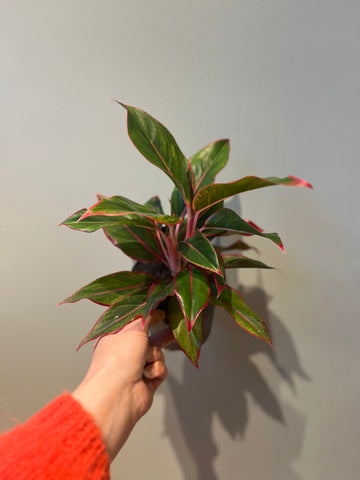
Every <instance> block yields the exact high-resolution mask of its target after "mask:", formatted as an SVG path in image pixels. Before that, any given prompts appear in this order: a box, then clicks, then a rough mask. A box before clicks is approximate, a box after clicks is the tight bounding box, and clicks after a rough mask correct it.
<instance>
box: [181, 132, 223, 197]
mask: <svg viewBox="0 0 360 480" xmlns="http://www.w3.org/2000/svg"><path fill="white" fill-rule="evenodd" d="M229 149H230V146H229V140H218V141H216V142H213V143H210V145H207V146H206V147H205V148H203V149H202V150H200V152H197V153H196V154H195V155H194V156H193V157H192V158H190V163H191V168H192V170H193V172H194V178H195V191H196V190H199V189H200V188H202V187H205V186H206V185H209V184H212V183H213V182H214V180H215V177H216V175H217V174H218V173H219V172H220V170H222V169H223V168H224V167H225V165H226V164H227V161H228V159H229Z"/></svg>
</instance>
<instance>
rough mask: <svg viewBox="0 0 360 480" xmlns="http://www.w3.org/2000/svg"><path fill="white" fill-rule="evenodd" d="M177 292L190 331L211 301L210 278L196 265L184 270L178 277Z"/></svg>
mask: <svg viewBox="0 0 360 480" xmlns="http://www.w3.org/2000/svg"><path fill="white" fill-rule="evenodd" d="M175 293H176V296H177V297H178V301H179V304H180V306H181V309H182V311H183V314H184V317H185V320H186V324H187V328H188V330H189V331H190V330H191V329H192V328H193V326H194V323H195V321H196V319H197V318H198V316H199V315H200V313H201V312H202V310H203V309H204V308H205V307H206V305H208V303H209V297H210V287H209V282H208V279H207V277H206V275H205V274H204V273H203V272H202V271H201V270H199V269H197V268H195V267H193V268H191V267H190V268H187V269H185V270H182V271H181V272H179V273H178V274H177V277H176V288H175Z"/></svg>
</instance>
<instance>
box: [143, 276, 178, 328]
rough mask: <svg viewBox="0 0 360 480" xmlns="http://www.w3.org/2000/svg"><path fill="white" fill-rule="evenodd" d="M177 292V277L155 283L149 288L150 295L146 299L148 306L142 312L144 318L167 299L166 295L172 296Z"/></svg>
mask: <svg viewBox="0 0 360 480" xmlns="http://www.w3.org/2000/svg"><path fill="white" fill-rule="evenodd" d="M174 293H175V279H173V278H172V279H168V280H163V281H162V282H159V283H156V284H154V285H153V286H152V287H151V289H150V290H149V294H148V297H147V299H146V306H145V308H144V312H143V314H142V316H143V320H145V319H146V317H147V316H148V315H150V313H151V312H152V311H153V310H154V309H155V308H156V307H157V306H158V305H159V303H160V302H162V301H163V300H165V298H166V297H171V296H172V295H174Z"/></svg>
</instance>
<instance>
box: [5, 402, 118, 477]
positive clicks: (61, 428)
mask: <svg viewBox="0 0 360 480" xmlns="http://www.w3.org/2000/svg"><path fill="white" fill-rule="evenodd" d="M109 478H110V474H109V460H108V456H107V453H106V450H105V445H104V443H103V440H102V438H101V434H100V431H99V428H98V427H97V426H96V425H95V423H94V421H93V419H92V417H91V416H90V415H89V414H88V413H87V412H85V411H84V410H83V408H82V407H81V405H80V404H79V403H78V402H77V401H76V400H75V399H74V398H73V397H72V396H71V395H70V394H69V393H64V394H63V395H61V396H60V397H58V398H56V399H55V400H54V401H53V402H52V403H50V404H49V405H47V406H46V407H45V408H44V409H43V410H41V411H40V412H39V413H37V414H36V415H34V416H33V417H32V418H30V420H28V421H27V422H26V423H24V424H23V425H19V426H17V427H15V428H14V429H13V430H10V431H9V432H7V433H4V434H3V435H2V436H0V479H1V480H10V479H11V480H15V479H16V480H25V479H26V480H33V479H34V480H35V479H36V480H48V479H49V480H50V479H51V480H58V479H59V480H60V479H61V480H72V479H74V480H75V479H76V480H108V479H109Z"/></svg>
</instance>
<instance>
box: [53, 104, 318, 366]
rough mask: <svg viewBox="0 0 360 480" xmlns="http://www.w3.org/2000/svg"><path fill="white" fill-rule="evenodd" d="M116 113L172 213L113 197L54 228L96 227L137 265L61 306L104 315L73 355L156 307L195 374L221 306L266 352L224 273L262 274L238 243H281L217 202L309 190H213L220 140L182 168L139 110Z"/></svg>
mask: <svg viewBox="0 0 360 480" xmlns="http://www.w3.org/2000/svg"><path fill="white" fill-rule="evenodd" d="M117 103H120V102H117ZM120 105H122V106H123V107H124V108H125V109H126V110H127V127H128V134H129V137H130V139H131V140H132V142H133V144H134V145H135V147H136V148H137V149H138V150H139V152H140V153H142V155H143V156H144V157H145V158H146V159H147V160H148V161H149V162H151V163H152V164H154V165H155V166H157V167H158V168H160V170H162V171H163V172H164V173H165V174H166V175H167V176H168V177H169V178H170V179H171V180H172V182H173V184H174V189H173V192H172V195H171V201H170V205H171V211H170V212H169V214H166V213H164V211H163V209H162V206H161V203H160V199H159V198H158V197H157V196H154V197H152V198H151V199H150V200H149V201H147V202H146V203H145V204H140V203H137V202H135V201H133V200H130V199H128V198H125V197H123V196H120V195H116V196H112V197H105V196H102V195H98V202H97V203H95V204H94V205H92V206H91V207H90V208H88V209H86V208H84V209H82V210H79V211H78V212H76V213H74V214H73V215H71V216H70V217H69V218H67V219H66V220H65V221H64V222H63V223H62V225H66V226H67V227H69V228H72V229H74V230H80V231H83V232H94V231H96V230H99V229H103V231H104V233H105V235H106V236H107V238H108V239H109V240H110V241H111V242H112V243H113V244H114V245H115V246H116V247H118V248H120V249H121V250H122V251H123V252H124V253H125V254H126V255H128V256H130V257H131V258H133V259H135V260H136V261H137V262H138V263H137V265H136V268H135V269H134V270H135V271H122V272H117V273H112V274H110V275H106V276H104V277H101V278H98V279H96V280H94V281H93V282H91V283H89V284H88V285H86V286H85V287H83V288H81V289H80V290H78V291H77V292H75V293H74V294H73V295H71V296H69V297H68V298H66V299H65V300H63V302H61V303H73V302H77V301H78V300H81V299H85V298H87V299H89V300H91V301H93V302H95V303H98V304H100V305H104V306H106V307H108V308H107V309H106V310H105V312H104V313H103V314H102V315H101V317H100V318H99V319H98V321H97V322H96V324H95V326H94V327H93V328H92V330H91V331H90V332H89V333H88V335H86V337H85V338H84V339H83V340H82V342H81V343H80V345H79V348H80V347H81V346H82V345H84V344H85V343H87V342H89V341H90V340H94V339H97V338H99V337H101V336H103V335H107V334H110V333H114V332H117V331H119V330H120V329H121V328H123V327H124V326H125V325H126V324H127V323H129V322H131V321H133V320H134V319H135V318H139V317H141V318H142V319H143V322H145V321H146V319H147V317H148V316H149V314H150V313H151V312H152V310H154V309H156V308H157V307H158V306H159V304H161V305H162V306H163V308H165V309H166V310H167V321H168V323H169V325H170V328H171V330H172V332H173V335H174V338H175V340H176V342H177V344H178V345H179V347H180V348H181V349H182V350H183V351H184V353H185V354H186V355H187V356H188V357H189V359H190V360H191V361H192V362H193V364H194V365H196V366H197V365H198V358H199V353H200V348H201V344H202V342H203V329H204V323H206V321H207V320H204V315H203V314H204V311H206V308H207V307H208V306H209V305H212V306H218V307H221V308H223V309H224V310H225V311H226V312H227V313H228V314H229V316H230V317H231V318H233V320H234V321H235V322H236V323H237V324H238V325H239V326H240V327H242V328H243V329H245V330H246V331H247V332H249V333H250V334H252V335H255V336H256V337H259V338H260V339H262V340H264V341H265V342H267V343H269V344H271V340H270V337H269V334H268V331H267V328H266V325H265V323H264V321H263V320H262V319H261V318H260V317H259V316H258V315H257V314H256V313H255V312H254V311H253V310H252V309H251V308H250V307H249V306H248V305H247V304H246V303H245V301H244V300H243V298H242V297H241V296H240V295H239V293H238V292H237V291H236V290H234V289H233V288H231V287H230V286H229V285H227V284H226V270H227V269H228V268H249V267H253V268H270V267H268V266H267V265H265V264H264V263H262V262H260V261H258V260H255V259H252V258H249V257H247V256H245V255H244V251H245V250H248V249H249V248H250V247H249V245H248V244H247V243H245V242H244V240H243V236H252V235H257V236H261V237H263V238H266V239H269V240H270V241H272V242H273V243H275V244H276V245H277V246H278V247H280V248H281V249H283V245H282V242H281V240H280V237H279V236H278V234H277V233H265V232H263V230H261V229H260V228H259V227H257V226H256V225H255V224H254V223H253V222H251V221H248V220H244V219H243V218H241V217H240V216H239V215H238V214H237V213H236V212H234V211H233V210H230V209H229V208H226V207H224V200H225V199H226V198H229V197H231V196H233V195H237V194H239V193H243V192H246V191H249V190H254V189H257V188H263V187H269V186H272V185H286V186H305V187H310V188H312V187H311V185H310V184H309V183H307V182H305V181H304V180H302V179H299V178H296V177H293V176H288V177H285V178H277V177H268V178H259V177H254V176H248V177H244V178H241V179H239V180H236V181H234V182H230V183H215V178H216V175H217V174H218V173H219V172H220V170H222V169H223V168H224V167H225V165H226V163H227V161H228V156H229V141H228V140H218V141H216V142H214V143H211V144H210V145H207V146H206V147H205V148H203V149H202V150H200V151H199V152H197V153H196V154H195V155H194V156H192V157H191V158H190V159H189V160H188V159H187V158H186V157H185V156H184V155H183V153H182V152H181V150H180V148H179V146H178V145H177V143H176V141H175V139H174V137H173V136H172V134H171V133H170V132H169V131H168V130H167V129H166V128H165V126H164V125H162V124H161V123H160V122H158V121H157V120H156V119H155V118H153V117H152V116H150V115H149V114H148V113H146V112H144V111H143V110H140V109H137V108H134V107H130V106H128V105H124V104H122V103H120ZM228 235H235V236H237V240H236V241H235V242H234V243H232V244H231V245H229V246H227V247H220V246H216V245H214V244H213V243H212V242H213V240H214V239H215V238H217V237H222V236H228ZM164 302H165V303H164ZM164 305H165V306H164ZM208 308H209V307H208Z"/></svg>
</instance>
